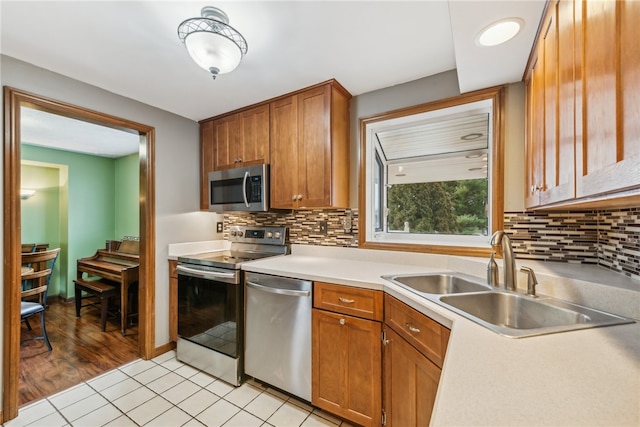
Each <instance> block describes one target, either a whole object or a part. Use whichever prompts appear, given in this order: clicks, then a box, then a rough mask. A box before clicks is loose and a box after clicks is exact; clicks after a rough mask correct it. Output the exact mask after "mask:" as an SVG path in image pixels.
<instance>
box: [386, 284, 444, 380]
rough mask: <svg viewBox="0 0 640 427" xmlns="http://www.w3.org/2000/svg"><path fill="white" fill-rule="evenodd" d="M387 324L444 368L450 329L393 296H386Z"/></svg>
mask: <svg viewBox="0 0 640 427" xmlns="http://www.w3.org/2000/svg"><path fill="white" fill-rule="evenodd" d="M384 301H385V323H386V324H387V325H388V326H389V327H390V328H391V329H393V330H394V331H396V332H397V333H398V334H399V335H400V336H402V337H403V338H404V339H406V340H407V341H408V342H409V343H410V344H411V345H413V346H414V347H415V348H416V349H417V350H418V351H420V352H421V353H422V354H424V355H425V356H427V357H428V358H429V359H430V360H431V361H432V362H433V363H435V364H436V365H437V366H439V367H440V368H442V362H443V360H444V354H445V351H446V350H447V343H448V341H449V333H450V331H449V329H447V328H445V327H444V326H442V325H441V324H439V323H438V322H436V321H434V320H432V319H430V318H429V317H427V316H425V315H424V314H422V313H420V312H418V311H416V310H414V309H413V308H411V307H409V306H408V305H406V304H404V303H403V302H401V301H399V300H397V299H395V298H394V297H392V296H389V295H385V298H384Z"/></svg>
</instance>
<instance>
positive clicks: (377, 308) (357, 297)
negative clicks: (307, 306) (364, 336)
mask: <svg viewBox="0 0 640 427" xmlns="http://www.w3.org/2000/svg"><path fill="white" fill-rule="evenodd" d="M313 306H314V307H316V308H321V309H323V310H329V311H335V312H336V313H342V314H350V315H352V316H356V317H361V318H363V319H371V320H380V321H381V320H382V307H383V293H382V292H381V291H374V290H372V289H362V288H354V287H351V286H341V285H332V284H330V283H323V282H315V283H314V285H313Z"/></svg>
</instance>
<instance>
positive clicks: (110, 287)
mask: <svg viewBox="0 0 640 427" xmlns="http://www.w3.org/2000/svg"><path fill="white" fill-rule="evenodd" d="M73 283H74V284H75V286H74V288H75V299H76V317H80V309H81V308H82V307H87V306H94V307H96V306H97V305H98V303H95V302H94V303H89V304H85V305H82V300H83V299H85V298H97V299H98V300H99V301H100V311H101V313H100V323H101V326H102V332H104V331H105V330H106V326H107V309H108V306H109V304H108V303H109V298H111V297H113V296H118V295H119V294H120V292H119V289H118V287H117V286H116V285H114V284H113V282H110V281H108V280H104V279H96V280H86V279H75V280H74V281H73ZM82 291H85V292H86V293H88V294H90V296H86V297H83V296H82Z"/></svg>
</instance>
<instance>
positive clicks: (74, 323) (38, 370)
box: [19, 302, 138, 406]
mask: <svg viewBox="0 0 640 427" xmlns="http://www.w3.org/2000/svg"><path fill="white" fill-rule="evenodd" d="M30 323H31V325H32V326H33V329H34V330H33V331H29V330H27V328H26V326H25V325H24V324H22V328H21V334H22V337H21V338H22V339H25V338H29V337H31V336H37V335H39V334H40V319H39V318H38V316H34V318H32V319H31V321H30ZM46 325H47V333H48V335H49V340H50V341H51V345H52V347H53V350H52V351H48V350H47V346H46V344H45V343H44V342H43V341H42V340H28V341H23V342H22V343H21V345H20V386H19V394H20V399H19V402H20V403H19V404H20V406H22V405H24V404H26V403H29V402H32V401H34V400H38V399H41V398H43V397H46V396H49V395H51V394H54V393H57V392H59V391H61V390H64V389H66V388H69V387H71V386H74V385H76V384H79V383H81V382H83V381H86V380H88V379H90V378H93V377H95V376H97V375H100V374H102V373H104V372H106V371H109V370H111V369H114V368H116V367H118V366H121V365H124V364H125V363H128V362H130V361H132V360H135V359H137V358H138V326H137V325H133V326H131V327H128V328H127V335H126V336H124V337H123V336H122V334H121V332H120V323H119V320H118V319H109V320H108V321H107V328H106V331H105V332H102V331H101V330H100V312H99V310H98V309H97V308H93V307H86V308H83V309H82V311H81V317H76V313H75V305H74V304H73V303H65V302H52V303H50V304H49V305H48V307H47V312H46Z"/></svg>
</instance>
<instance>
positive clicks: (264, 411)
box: [4, 351, 350, 427]
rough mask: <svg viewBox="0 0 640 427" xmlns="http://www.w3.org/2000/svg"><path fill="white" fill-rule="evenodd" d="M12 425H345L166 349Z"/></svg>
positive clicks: (56, 398) (41, 404)
mask: <svg viewBox="0 0 640 427" xmlns="http://www.w3.org/2000/svg"><path fill="white" fill-rule="evenodd" d="M4 425H5V426H7V427H16V426H47V427H54V426H123V427H125V426H159V427H169V426H211V427H213V426H225V427H253V426H256V427H257V426H274V427H278V426H287V427H289V426H318V427H320V426H345V427H347V426H350V424H348V423H346V422H342V421H341V420H340V419H337V418H335V417H333V416H331V415H329V414H327V413H326V412H323V411H321V410H319V409H317V408H313V407H311V406H309V405H308V404H307V403H305V402H303V401H300V400H297V399H295V398H292V397H290V396H287V395H285V394H283V393H281V392H279V391H277V390H274V389H271V388H266V387H264V386H263V385H262V384H260V383H258V382H256V381H253V380H250V381H248V382H246V383H244V384H243V385H242V386H240V387H237V388H236V387H233V386H231V385H229V384H227V383H225V382H223V381H221V380H218V379H216V378H215V377H212V376H210V375H209V374H206V373H204V372H202V371H199V370H197V369H195V368H192V367H191V366H188V365H185V364H184V363H182V362H180V361H178V360H177V359H176V353H175V351H170V352H168V353H165V354H163V355H161V356H158V357H156V358H155V359H153V360H136V361H134V362H131V363H129V364H127V365H124V366H122V367H120V368H118V369H114V370H113V371H110V372H107V373H105V374H103V375H101V376H99V377H96V378H93V379H92V380H90V381H87V382H85V383H82V384H79V385H77V386H75V387H72V388H70V389H67V390H64V391H62V392H60V393H58V394H55V395H53V396H50V397H48V398H46V399H42V400H39V401H37V402H34V403H31V404H29V405H27V406H25V407H23V408H21V409H20V411H19V414H18V417H17V418H16V419H13V420H11V421H9V422H7V423H5V424H4Z"/></svg>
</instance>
